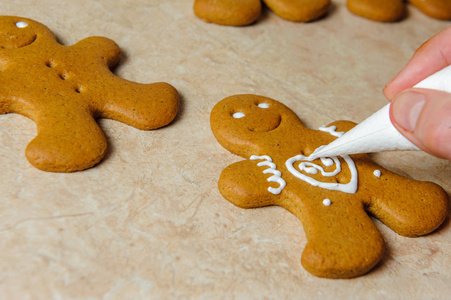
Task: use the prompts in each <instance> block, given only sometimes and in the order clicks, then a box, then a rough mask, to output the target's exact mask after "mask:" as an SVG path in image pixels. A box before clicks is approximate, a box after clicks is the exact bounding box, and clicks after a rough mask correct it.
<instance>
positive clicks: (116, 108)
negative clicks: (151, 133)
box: [99, 75, 179, 130]
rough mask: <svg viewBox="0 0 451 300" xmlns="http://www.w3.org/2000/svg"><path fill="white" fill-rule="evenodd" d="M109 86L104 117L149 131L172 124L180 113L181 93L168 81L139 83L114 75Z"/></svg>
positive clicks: (102, 111)
mask: <svg viewBox="0 0 451 300" xmlns="http://www.w3.org/2000/svg"><path fill="white" fill-rule="evenodd" d="M106 88H107V95H108V98H107V99H108V100H107V102H106V103H105V104H104V106H103V107H102V108H101V110H100V111H99V115H100V116H101V117H104V118H109V119H114V120H118V121H121V122H123V123H125V124H128V125H130V126H133V127H136V128H138V129H143V130H148V129H155V128H159V127H162V126H165V125H167V124H169V123H170V122H171V121H172V120H173V119H174V118H175V116H176V114H177V111H178V106H179V95H178V93H177V90H176V89H175V88H174V87H172V86H171V85H170V84H168V83H164V82H157V83H151V84H140V83H136V82H131V81H127V80H124V79H122V78H119V77H117V76H114V75H113V76H111V77H110V78H109V80H108V84H107V86H106Z"/></svg>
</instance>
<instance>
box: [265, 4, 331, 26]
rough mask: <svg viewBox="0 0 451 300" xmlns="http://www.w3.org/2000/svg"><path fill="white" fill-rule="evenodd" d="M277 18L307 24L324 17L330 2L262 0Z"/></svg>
mask: <svg viewBox="0 0 451 300" xmlns="http://www.w3.org/2000/svg"><path fill="white" fill-rule="evenodd" d="M263 2H265V4H266V5H267V6H268V7H269V8H270V9H271V10H272V11H273V12H274V13H275V14H277V15H278V16H280V17H282V18H284V19H286V20H290V21H294V22H309V21H313V20H316V19H318V18H320V17H322V16H323V15H325V14H326V13H327V12H328V10H329V6H330V0H263Z"/></svg>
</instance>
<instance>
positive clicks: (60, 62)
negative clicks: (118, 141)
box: [0, 16, 179, 172]
mask: <svg viewBox="0 0 451 300" xmlns="http://www.w3.org/2000/svg"><path fill="white" fill-rule="evenodd" d="M120 57H121V52H120V49H119V47H118V46H117V45H116V44H115V43H114V42H113V41H112V40H109V39H107V38H104V37H88V38H86V39H83V40H82V41H80V42H78V43H76V44H75V45H72V46H63V45H61V44H59V43H58V42H57V41H56V39H55V36H54V35H53V33H52V32H51V31H50V30H49V29H48V28H47V27H45V26H44V25H42V24H40V23H38V22H36V21H33V20H30V19H26V18H21V17H13V16H1V17H0V82H1V85H0V114H5V113H18V114H22V115H24V116H26V117H28V118H30V119H32V120H33V121H34V122H35V123H36V126H37V132H38V133H37V136H36V138H34V139H33V140H32V141H31V142H30V144H29V145H28V146H27V149H26V157H27V159H28V160H29V162H30V163H31V164H32V165H34V166H35V167H37V168H38V169H41V170H44V171H52V172H72V171H78V170H83V169H86V168H89V167H92V166H93V165H95V164H97V163H98V162H99V161H100V160H101V159H102V158H103V157H104V155H105V151H106V147H107V143H106V139H105V136H104V134H103V132H102V131H101V129H100V128H99V126H98V125H97V123H96V122H95V118H109V119H114V120H118V121H121V122H124V123H126V124H128V125H131V126H134V127H136V128H138V129H143V130H146V129H154V128H158V127H161V126H164V125H167V124H168V123H170V122H171V121H172V120H173V119H174V117H175V115H176V113H177V109H178V105H179V96H178V93H177V91H176V90H175V89H174V88H173V87H172V86H171V85H169V84H167V83H163V82H160V83H153V84H139V83H135V82H130V81H127V80H124V79H121V78H119V77H117V76H115V75H114V74H113V73H112V72H111V71H110V68H112V67H114V66H115V65H117V64H118V62H119V60H120Z"/></svg>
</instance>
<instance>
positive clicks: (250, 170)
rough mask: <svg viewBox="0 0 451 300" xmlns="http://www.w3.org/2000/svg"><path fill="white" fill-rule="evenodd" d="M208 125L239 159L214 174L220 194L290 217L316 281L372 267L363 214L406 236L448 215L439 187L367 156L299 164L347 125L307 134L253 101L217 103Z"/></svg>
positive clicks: (277, 110) (380, 244)
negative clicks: (298, 228) (299, 226)
mask: <svg viewBox="0 0 451 300" xmlns="http://www.w3.org/2000/svg"><path fill="white" fill-rule="evenodd" d="M210 121H211V128H212V131H213V133H214V135H215V137H216V138H217V140H218V141H219V143H220V144H221V145H222V146H223V147H224V148H226V149H227V150H229V151H231V152H232V153H234V154H237V155H239V156H242V157H244V158H246V160H244V161H240V162H237V163H234V164H232V165H230V166H228V167H227V168H226V169H224V171H223V172H222V173H221V176H220V178H219V183H218V185H219V190H220V192H221V194H222V195H223V196H224V197H225V198H226V199H227V200H229V201H230V202H232V203H233V204H235V205H237V206H239V207H242V208H256V207H262V206H266V205H279V206H282V207H284V208H286V209H287V210H289V211H290V212H291V213H293V214H294V215H296V216H297V217H298V218H299V219H300V220H301V222H302V225H303V228H304V230H305V234H306V237H307V240H308V243H307V245H306V247H305V250H304V252H303V254H302V260H301V261H302V264H303V266H304V267H305V268H306V269H307V270H308V271H309V272H311V273H312V274H314V275H316V276H321V277H329V278H350V277H355V276H359V275H362V274H364V273H366V272H368V271H369V270H370V269H371V268H373V267H374V266H375V265H376V264H377V263H378V261H379V260H380V259H381V257H382V254H383V250H384V240H383V238H382V236H381V234H380V233H379V231H378V230H377V228H376V226H375V225H374V223H373V222H372V220H371V218H370V217H369V216H368V214H371V215H373V216H375V217H376V218H378V219H379V220H381V221H382V222H383V223H384V224H386V225H387V226H389V227H390V228H392V229H393V230H394V231H395V232H397V233H399V234H401V235H404V236H409V237H415V236H420V235H424V234H427V233H429V232H431V231H433V230H434V229H436V228H437V227H438V226H439V225H440V224H441V223H442V222H443V220H444V219H445V217H446V215H447V209H448V196H447V194H446V192H445V191H444V190H443V189H442V188H441V187H440V186H438V185H436V184H434V183H431V182H421V181H416V180H412V179H409V178H406V177H403V176H400V175H398V174H395V173H393V172H390V171H388V170H386V169H384V168H383V167H381V166H379V165H377V164H376V163H374V162H373V161H371V159H369V157H368V156H367V155H366V154H359V155H352V156H347V155H344V156H343V157H330V158H323V159H318V160H315V161H308V160H307V159H306V157H307V156H308V155H310V154H311V153H312V152H313V151H314V150H315V149H317V148H318V147H320V146H322V145H326V144H329V143H330V142H331V141H333V140H334V139H336V138H337V137H338V136H341V135H342V134H343V133H344V132H346V131H348V130H350V129H351V128H352V127H353V126H354V125H355V124H354V123H352V122H348V121H337V122H334V123H332V124H330V125H329V126H327V127H321V128H320V129H319V130H311V129H308V128H306V127H304V126H303V125H302V123H301V120H300V119H299V118H298V117H297V116H296V114H295V113H294V112H293V111H291V110H290V109H289V108H288V107H286V106H285V105H283V104H282V103H280V102H278V101H275V100H273V99H270V98H266V97H262V96H256V95H236V96H231V97H228V98H226V99H224V100H222V101H220V102H219V103H218V104H217V105H216V106H215V107H214V108H213V110H212V112H211V119H210Z"/></svg>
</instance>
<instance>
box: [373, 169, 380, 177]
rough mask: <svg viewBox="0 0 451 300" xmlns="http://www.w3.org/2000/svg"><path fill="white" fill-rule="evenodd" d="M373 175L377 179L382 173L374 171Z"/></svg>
mask: <svg viewBox="0 0 451 300" xmlns="http://www.w3.org/2000/svg"><path fill="white" fill-rule="evenodd" d="M373 175H374V176H376V177H378V178H379V177H381V171H380V170H374V172H373Z"/></svg>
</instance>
